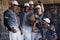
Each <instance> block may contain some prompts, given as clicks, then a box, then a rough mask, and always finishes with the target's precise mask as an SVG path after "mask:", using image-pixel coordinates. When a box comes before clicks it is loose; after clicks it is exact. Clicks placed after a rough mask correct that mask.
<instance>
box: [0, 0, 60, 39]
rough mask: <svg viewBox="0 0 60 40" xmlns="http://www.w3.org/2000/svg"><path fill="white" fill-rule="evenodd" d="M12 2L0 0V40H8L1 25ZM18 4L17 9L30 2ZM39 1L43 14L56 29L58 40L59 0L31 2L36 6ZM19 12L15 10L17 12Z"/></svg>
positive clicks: (6, 33) (59, 31)
mask: <svg viewBox="0 0 60 40" xmlns="http://www.w3.org/2000/svg"><path fill="white" fill-rule="evenodd" d="M11 1H12V0H0V40H8V39H9V38H8V30H7V28H6V27H4V24H3V20H4V19H3V13H4V11H5V10H7V9H8V8H9V7H10V3H11ZM17 1H18V2H19V4H20V5H19V7H22V6H23V4H24V3H25V2H29V1H30V0H17ZM38 1H41V2H42V3H43V4H44V8H45V13H47V14H48V17H49V18H50V19H51V23H52V25H53V26H54V27H55V28H56V33H57V36H58V40H60V0H33V2H34V3H35V5H36V4H38ZM18 9H19V8H18ZM18 11H20V9H19V10H17V12H18Z"/></svg>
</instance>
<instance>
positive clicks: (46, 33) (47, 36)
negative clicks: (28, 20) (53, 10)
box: [42, 18, 57, 40]
mask: <svg viewBox="0 0 60 40" xmlns="http://www.w3.org/2000/svg"><path fill="white" fill-rule="evenodd" d="M49 23H50V20H49V18H44V19H43V21H42V25H43V28H42V32H43V33H42V35H43V38H42V39H44V40H56V39H57V36H56V32H55V31H53V30H51V29H50V28H49V27H50V25H49Z"/></svg>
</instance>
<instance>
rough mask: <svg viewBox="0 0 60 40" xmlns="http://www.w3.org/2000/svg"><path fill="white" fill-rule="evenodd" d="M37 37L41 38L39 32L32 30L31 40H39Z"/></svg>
mask: <svg viewBox="0 0 60 40" xmlns="http://www.w3.org/2000/svg"><path fill="white" fill-rule="evenodd" d="M39 38H42V36H41V34H40V33H34V32H32V40H39Z"/></svg>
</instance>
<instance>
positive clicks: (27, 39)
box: [22, 26, 32, 40]
mask: <svg viewBox="0 0 60 40" xmlns="http://www.w3.org/2000/svg"><path fill="white" fill-rule="evenodd" d="M31 30H32V29H31V27H30V26H29V27H28V26H24V27H23V38H22V39H23V40H31Z"/></svg>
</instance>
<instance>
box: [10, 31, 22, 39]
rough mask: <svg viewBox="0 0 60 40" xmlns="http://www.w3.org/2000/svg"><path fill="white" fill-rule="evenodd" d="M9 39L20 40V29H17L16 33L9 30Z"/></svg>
mask: <svg viewBox="0 0 60 40" xmlns="http://www.w3.org/2000/svg"><path fill="white" fill-rule="evenodd" d="M9 39H10V40H21V33H20V30H17V32H16V33H13V32H12V31H9Z"/></svg>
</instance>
